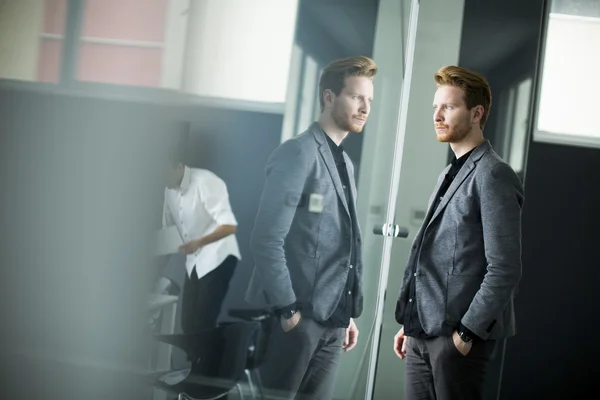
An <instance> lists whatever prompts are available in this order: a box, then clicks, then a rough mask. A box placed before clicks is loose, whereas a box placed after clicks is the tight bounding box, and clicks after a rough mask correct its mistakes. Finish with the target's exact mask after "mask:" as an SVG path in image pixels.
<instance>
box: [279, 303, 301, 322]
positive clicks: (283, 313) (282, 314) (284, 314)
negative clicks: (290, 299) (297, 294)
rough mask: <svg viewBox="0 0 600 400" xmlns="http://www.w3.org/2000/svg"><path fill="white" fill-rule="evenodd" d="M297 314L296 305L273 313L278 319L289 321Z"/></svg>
mask: <svg viewBox="0 0 600 400" xmlns="http://www.w3.org/2000/svg"><path fill="white" fill-rule="evenodd" d="M297 312H298V307H297V305H296V303H293V304H290V305H289V306H287V307H283V308H280V309H279V310H277V311H275V313H276V314H277V315H278V316H279V318H283V319H290V318H292V317H293V316H294V314H296V313H297Z"/></svg>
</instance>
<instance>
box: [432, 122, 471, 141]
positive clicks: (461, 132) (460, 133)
mask: <svg viewBox="0 0 600 400" xmlns="http://www.w3.org/2000/svg"><path fill="white" fill-rule="evenodd" d="M472 130H473V129H472V128H471V127H470V126H468V125H460V126H457V127H455V128H454V129H452V130H449V131H446V132H444V133H439V132H437V131H436V137H437V140H438V142H441V143H458V142H461V141H462V140H464V138H466V137H467V136H469V133H471V131H472Z"/></svg>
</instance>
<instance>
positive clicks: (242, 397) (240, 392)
mask: <svg viewBox="0 0 600 400" xmlns="http://www.w3.org/2000/svg"><path fill="white" fill-rule="evenodd" d="M235 387H236V388H237V390H238V393H239V394H240V400H244V392H243V391H242V385H240V384H239V383H238V384H237V385H235Z"/></svg>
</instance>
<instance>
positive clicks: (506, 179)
mask: <svg viewBox="0 0 600 400" xmlns="http://www.w3.org/2000/svg"><path fill="white" fill-rule="evenodd" d="M449 169H450V166H448V167H446V169H445V170H444V171H443V172H442V173H441V174H440V176H439V178H438V181H437V185H436V188H435V190H434V191H433V195H432V196H431V198H430V199H429V208H428V212H427V215H426V217H425V221H424V222H423V225H422V226H421V229H420V230H419V232H418V233H417V235H416V237H415V239H414V242H413V246H412V248H411V251H410V254H409V257H408V264H407V268H406V270H405V272H404V278H403V280H402V285H401V287H400V294H399V296H398V302H397V305H396V320H397V321H398V322H399V323H400V324H402V323H403V320H404V314H405V310H406V305H407V303H408V300H409V299H408V283H409V281H410V278H411V276H415V278H416V301H417V310H418V312H419V318H420V320H421V324H422V325H423V329H424V330H425V332H426V333H427V334H429V335H432V336H448V335H451V334H452V332H453V331H454V329H456V328H457V327H458V325H459V322H462V324H463V325H464V326H466V327H467V328H468V329H469V330H471V331H472V332H474V333H475V334H476V335H478V336H479V337H481V338H482V339H488V338H489V339H500V338H505V337H509V336H513V335H514V334H515V333H516V329H515V317H514V304H513V299H514V294H515V290H516V288H517V285H518V283H519V280H520V279H521V208H522V205H523V185H522V183H521V181H520V179H519V178H518V177H517V175H516V174H515V172H514V171H513V170H512V168H511V167H510V166H509V165H508V164H506V163H505V162H504V161H503V160H502V159H501V158H500V157H499V156H498V154H496V152H494V150H493V149H492V147H491V145H490V143H489V142H487V141H486V142H485V143H483V144H481V145H480V146H478V147H477V148H476V149H475V150H474V151H473V152H472V153H471V155H470V156H469V158H468V159H467V161H466V162H465V164H464V165H463V167H462V168H461V170H460V171H459V172H458V174H457V176H456V177H455V178H454V180H453V181H452V184H451V185H450V187H449V188H448V191H447V192H446V194H445V195H444V197H443V199H442V201H441V202H440V204H439V206H438V208H437V209H436V210H432V209H431V207H432V204H433V203H434V198H435V196H436V194H437V192H438V190H439V188H440V186H441V184H442V182H443V180H444V176H445V175H446V173H447V172H448V171H449ZM415 274H416V275H415Z"/></svg>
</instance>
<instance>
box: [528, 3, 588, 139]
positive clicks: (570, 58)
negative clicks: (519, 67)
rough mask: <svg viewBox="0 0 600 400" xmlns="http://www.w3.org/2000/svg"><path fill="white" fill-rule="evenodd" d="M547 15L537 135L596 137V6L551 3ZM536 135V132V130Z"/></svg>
mask: <svg viewBox="0 0 600 400" xmlns="http://www.w3.org/2000/svg"><path fill="white" fill-rule="evenodd" d="M552 11H553V12H551V13H550V15H549V20H548V28H547V33H546V46H545V55H544V63H543V69H542V81H541V89H540V102H539V111H538V117H537V131H541V132H542V133H541V134H542V135H543V134H545V133H549V134H551V135H554V136H561V137H563V138H568V137H573V136H577V137H583V138H588V139H600V131H599V130H598V129H597V124H596V123H595V121H594V119H595V115H596V113H597V111H596V106H595V105H596V101H595V97H594V96H595V93H598V92H600V81H598V80H597V79H594V78H593V77H595V76H596V75H597V71H596V70H597V66H598V65H600V53H599V52H598V50H597V49H599V48H600V2H597V1H591V0H589V1H581V0H580V1H566V0H563V1H554V2H553V5H552ZM536 136H540V133H538V132H536Z"/></svg>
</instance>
